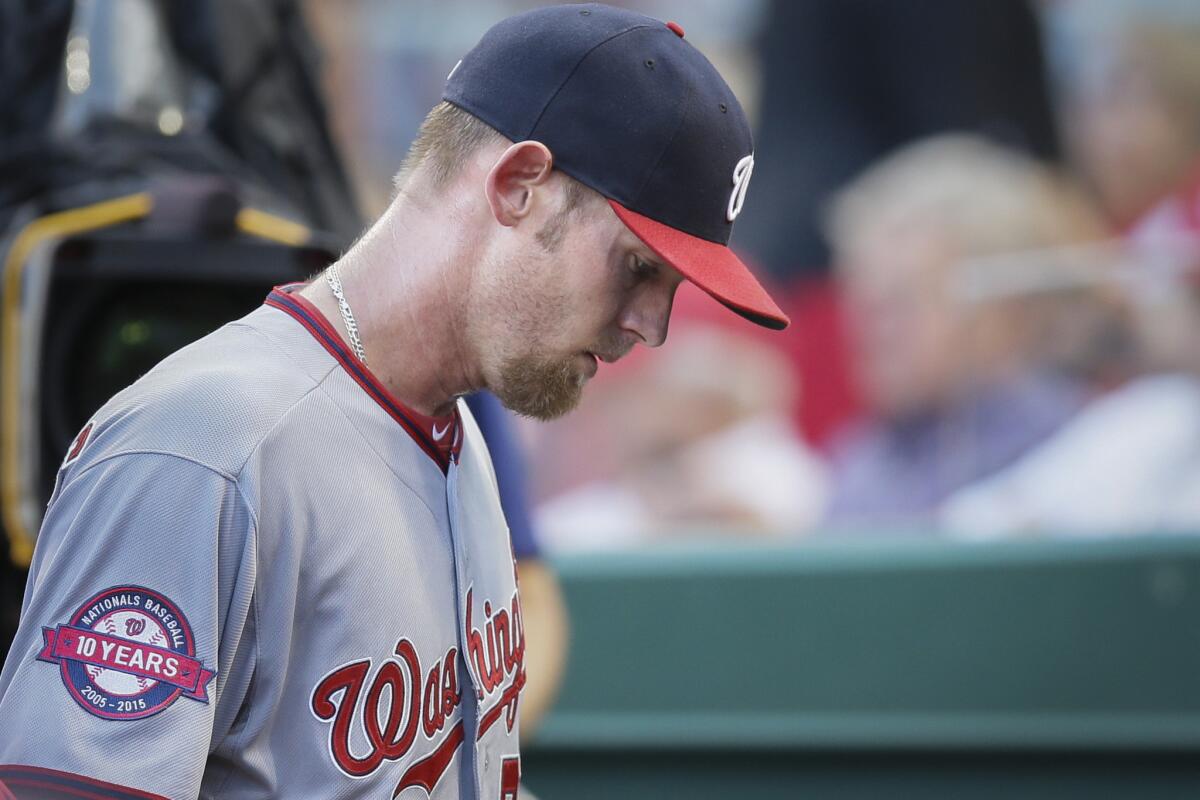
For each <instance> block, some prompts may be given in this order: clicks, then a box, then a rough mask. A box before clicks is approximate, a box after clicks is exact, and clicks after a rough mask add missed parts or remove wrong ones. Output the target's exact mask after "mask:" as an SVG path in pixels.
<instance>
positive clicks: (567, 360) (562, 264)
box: [472, 177, 682, 420]
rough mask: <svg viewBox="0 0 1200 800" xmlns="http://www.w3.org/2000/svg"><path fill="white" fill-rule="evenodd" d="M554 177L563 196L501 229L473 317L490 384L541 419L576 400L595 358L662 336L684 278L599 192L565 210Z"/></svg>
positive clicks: (612, 356)
mask: <svg viewBox="0 0 1200 800" xmlns="http://www.w3.org/2000/svg"><path fill="white" fill-rule="evenodd" d="M555 183H556V184H558V185H551V186H548V187H547V188H546V191H547V192H551V191H552V192H557V193H558V194H559V198H557V200H558V201H556V202H554V203H549V202H547V203H545V204H543V205H545V206H548V208H546V209H545V210H543V211H542V213H541V214H540V215H539V216H537V217H534V218H531V219H530V224H528V225H522V226H520V227H518V228H514V229H506V230H505V232H504V234H503V237H504V241H502V242H501V244H500V246H499V248H498V249H497V251H495V254H494V255H495V257H494V258H493V259H492V263H490V264H489V265H488V266H487V269H486V270H484V277H483V279H482V280H481V283H483V284H484V285H483V286H481V287H480V293H479V295H478V299H479V310H478V311H477V313H476V315H475V316H474V318H473V319H472V325H473V327H475V328H476V330H475V332H474V334H475V335H474V337H473V338H474V339H475V341H476V342H479V348H480V351H481V360H482V369H483V373H484V380H485V382H486V383H487V386H488V388H489V389H490V390H491V391H492V392H493V393H494V394H495V395H496V396H497V397H498V398H499V399H500V401H501V402H502V403H504V405H505V406H507V407H508V408H510V409H512V410H513V411H515V412H517V413H518V414H522V415H525V416H529V417H532V418H534V419H541V420H548V419H553V418H555V417H558V416H561V415H563V414H565V413H566V412H568V411H570V410H571V409H572V408H574V407H575V406H576V404H577V403H578V402H579V399H580V396H581V395H582V392H583V386H584V384H585V383H586V382H587V380H588V379H589V378H590V377H592V376H593V375H595V374H596V371H597V369H598V364H597V362H598V361H605V362H612V361H616V360H617V359H619V358H621V357H622V356H624V355H625V354H626V353H628V352H629V350H630V349H632V348H633V346H634V345H636V344H638V343H643V344H647V345H649V346H651V347H657V346H658V345H660V344H662V342H663V341H664V340H665V339H666V335H667V323H668V320H669V318H670V314H671V304H672V301H673V299H674V296H675V290H676V288H677V287H678V285H679V283H680V281H681V280H682V276H681V275H680V274H679V273H678V272H677V271H676V270H674V269H673V268H671V267H670V266H668V265H666V264H665V263H663V262H662V261H661V259H659V258H658V257H657V256H655V254H654V253H653V251H651V250H650V249H649V248H648V247H646V246H645V245H644V244H643V243H642V242H641V240H639V239H638V238H637V237H636V236H634V235H633V233H631V232H630V231H629V229H628V228H626V227H625V225H624V224H623V223H621V221H620V220H619V219H618V218H617V216H616V214H615V213H613V211H612V209H611V208H610V207H609V206H608V204H607V203H605V202H603V201H602V200H601V199H600V198H598V197H592V198H589V199H588V200H586V201H585V202H584V203H583V205H582V206H581V207H579V208H577V209H576V210H574V211H572V212H566V213H564V212H562V210H561V208H562V203H561V202H560V201H561V195H562V183H563V179H562V178H561V177H560V178H558V179H557V181H556V182H555ZM551 197H553V195H551Z"/></svg>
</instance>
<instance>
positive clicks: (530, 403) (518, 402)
mask: <svg viewBox="0 0 1200 800" xmlns="http://www.w3.org/2000/svg"><path fill="white" fill-rule="evenodd" d="M584 383H586V381H585V379H584V376H583V374H582V373H581V372H580V371H579V369H578V367H577V366H576V365H575V364H574V363H572V361H571V360H565V361H552V360H543V359H537V358H534V357H531V356H515V357H512V358H509V359H507V360H506V361H505V362H504V363H503V364H502V365H501V367H500V380H499V381H498V382H497V385H496V386H494V387H493V389H492V391H493V393H494V394H495V395H496V397H497V398H498V399H499V400H500V402H501V403H502V404H504V406H505V408H508V409H509V410H510V411H513V412H516V413H517V414H520V415H521V416H523V417H529V418H531V419H536V420H539V421H542V422H547V421H549V420H552V419H557V418H558V417H561V416H563V415H564V414H566V413H567V412H568V411H571V410H572V409H573V408H575V407H576V406H577V405H579V401H580V399H581V398H582V397H583V386H584Z"/></svg>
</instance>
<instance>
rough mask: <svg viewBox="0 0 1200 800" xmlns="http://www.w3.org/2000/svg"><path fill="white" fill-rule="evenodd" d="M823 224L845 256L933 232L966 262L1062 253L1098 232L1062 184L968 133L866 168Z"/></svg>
mask: <svg viewBox="0 0 1200 800" xmlns="http://www.w3.org/2000/svg"><path fill="white" fill-rule="evenodd" d="M826 221H827V228H828V231H829V234H830V238H831V240H832V241H833V243H834V246H835V248H836V249H838V250H842V251H843V252H844V251H845V249H847V248H848V247H850V246H852V245H853V243H854V242H855V241H858V240H859V239H861V238H863V237H865V236H866V235H869V234H870V233H872V232H875V231H879V230H887V229H894V228H895V227H896V226H904V227H909V226H922V227H936V228H937V230H938V231H939V232H942V233H943V234H945V235H947V236H950V237H952V238H953V239H954V241H955V242H956V243H957V244H958V245H959V246H960V247H961V248H962V249H963V250H964V251H965V254H968V255H988V254H993V253H1002V252H1009V251H1017V250H1033V249H1041V248H1053V247H1061V246H1063V245H1067V244H1070V243H1073V242H1078V241H1081V240H1086V239H1093V238H1097V237H1099V236H1101V235H1102V231H1103V228H1102V225H1101V223H1100V221H1099V218H1098V217H1097V216H1096V214H1095V213H1094V211H1093V210H1092V208H1091V207H1090V205H1089V204H1088V203H1087V201H1086V200H1085V198H1084V196H1083V195H1082V193H1080V192H1079V191H1078V190H1076V189H1075V188H1074V187H1073V186H1072V185H1070V184H1069V183H1068V182H1067V181H1066V179H1065V178H1064V177H1062V176H1060V175H1059V174H1058V173H1056V172H1055V171H1053V170H1052V169H1050V168H1049V167H1047V166H1045V165H1043V164H1042V163H1040V162H1039V161H1037V160H1035V159H1033V158H1030V157H1029V156H1026V155H1023V154H1021V153H1018V152H1016V151H1013V150H1009V149H1007V148H1004V147H1001V146H999V145H996V144H993V143H991V142H989V141H987V140H986V139H983V138H981V137H977V136H971V135H967V134H947V135H942V136H937V137H934V138H931V139H927V140H924V141H921V142H918V143H916V144H912V145H909V146H907V147H905V148H903V149H901V150H899V151H898V152H896V153H895V154H893V155H891V156H890V157H888V158H886V159H884V160H883V161H882V162H880V163H878V164H877V165H875V166H873V167H871V168H869V169H868V170H867V171H866V172H865V173H863V174H862V175H861V176H859V177H858V178H856V179H855V180H854V181H852V182H851V183H850V185H848V186H847V187H846V188H844V189H843V190H842V191H840V192H838V194H837V195H836V196H835V197H834V199H833V202H832V204H831V205H830V209H829V213H828V215H827V218H826Z"/></svg>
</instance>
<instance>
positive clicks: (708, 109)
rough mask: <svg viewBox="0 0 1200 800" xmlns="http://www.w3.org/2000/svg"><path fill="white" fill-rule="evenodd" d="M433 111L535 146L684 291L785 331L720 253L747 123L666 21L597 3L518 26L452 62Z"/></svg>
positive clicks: (743, 168) (746, 173)
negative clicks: (606, 209) (602, 201)
mask: <svg viewBox="0 0 1200 800" xmlns="http://www.w3.org/2000/svg"><path fill="white" fill-rule="evenodd" d="M443 99H445V100H446V101H448V102H450V103H452V104H454V105H456V106H458V107H459V108H461V109H463V110H464V111H467V112H469V113H470V114H472V115H474V116H476V117H478V118H479V119H480V120H482V121H484V122H486V123H487V124H488V125H490V126H491V127H493V128H495V129H496V130H497V131H499V132H500V133H501V134H503V135H504V136H506V137H507V138H508V139H510V140H512V141H514V142H520V141H525V140H535V141H539V142H542V143H543V144H545V145H546V147H548V148H549V149H550V152H551V153H552V154H553V156H554V165H555V167H557V168H558V169H561V170H562V171H563V172H565V173H566V174H568V175H570V176H571V177H573V178H575V179H576V180H578V181H580V182H581V183H583V184H585V185H587V186H590V187H591V188H592V189H595V190H596V191H597V192H599V193H600V194H602V195H604V196H605V197H606V198H608V201H609V204H610V205H611V206H612V208H613V210H614V211H615V212H616V213H617V216H618V217H620V219H621V220H622V222H624V223H625V224H626V225H627V226H628V227H629V228H630V230H632V231H633V232H634V233H635V234H636V235H637V236H638V237H639V238H640V239H641V240H642V241H643V242H645V243H646V245H647V246H648V247H650V248H651V249H652V250H654V251H655V253H657V254H658V255H659V256H660V257H661V258H662V259H663V260H665V261H666V262H667V263H669V264H671V266H673V267H675V268H676V269H677V270H679V271H680V272H681V273H682V274H683V275H684V276H685V277H687V278H688V280H690V281H692V282H693V283H695V284H696V285H697V286H699V287H700V288H701V289H703V290H704V291H706V292H708V293H709V294H710V295H712V296H713V297H715V298H716V299H717V300H719V301H721V302H722V303H724V304H725V305H727V306H728V307H730V308H731V309H733V310H734V311H736V312H737V313H739V314H741V315H742V316H744V317H746V318H747V319H749V320H751V321H753V322H756V323H758V324H759V325H764V326H766V327H769V328H775V329H782V328H784V327H786V326H787V324H788V318H787V317H786V316H785V315H784V314H783V312H782V311H780V309H779V307H778V306H777V305H776V304H775V302H774V301H772V300H771V298H770V296H769V295H768V294H767V293H766V291H765V290H764V289H763V288H762V286H761V285H760V284H759V283H758V281H757V280H756V279H755V278H754V276H753V275H752V274H751V273H750V270H749V269H748V268H747V267H746V266H745V264H743V263H742V261H741V260H740V259H739V258H738V257H737V256H736V255H735V254H734V253H733V251H731V250H730V249H729V247H728V244H729V237H730V235H731V234H732V232H733V222H734V220H735V219H736V217H737V215H738V214H739V213H740V212H741V208H742V203H743V201H744V199H745V195H746V187H747V185H748V184H749V181H750V175H751V173H752V171H753V169H754V142H753V139H752V138H751V135H750V125H749V123H748V122H747V121H746V115H745V113H744V112H743V111H742V107H741V105H740V104H739V103H738V101H737V98H736V97H734V96H733V92H732V91H730V89H729V86H728V85H727V84H726V83H725V81H724V80H723V79H722V78H721V76H720V74H719V73H718V72H717V70H716V69H715V68H714V67H713V65H712V64H711V63H709V61H708V59H707V58H705V57H704V55H703V54H702V53H701V52H700V51H699V50H697V49H695V48H694V47H692V45H691V44H690V43H688V42H687V41H686V39H685V38H684V34H683V29H682V28H680V27H679V26H678V25H676V24H675V23H669V24H668V23H663V22H661V21H659V20H656V19H654V18H652V17H647V16H644V15H642V14H637V13H634V12H632V11H627V10H624V9H619V8H613V7H611V6H606V5H602V4H599V3H589V4H586V5H563V6H551V7H547V8H539V9H536V10H534V11H529V12H526V13H524V14H519V15H517V16H514V17H510V18H508V19H506V20H504V21H502V22H500V23H499V24H497V25H495V26H494V27H493V28H491V29H490V30H489V31H488V32H487V33H485V34H484V36H483V38H482V39H481V40H480V41H479V44H477V45H476V46H475V48H474V49H472V50H471V51H470V52H469V53H467V55H466V56H464V57H463V59H462V61H461V62H459V63H458V65H456V66H455V68H454V70H453V71H452V72H451V73H450V77H449V79H448V80H447V82H446V90H445V92H444V94H443Z"/></svg>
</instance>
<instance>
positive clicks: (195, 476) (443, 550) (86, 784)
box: [0, 5, 787, 800]
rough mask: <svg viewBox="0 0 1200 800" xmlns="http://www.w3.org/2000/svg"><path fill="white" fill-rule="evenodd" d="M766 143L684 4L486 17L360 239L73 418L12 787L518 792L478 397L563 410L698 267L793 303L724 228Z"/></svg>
mask: <svg viewBox="0 0 1200 800" xmlns="http://www.w3.org/2000/svg"><path fill="white" fill-rule="evenodd" d="M752 153H753V147H752V142H751V138H750V130H749V127H748V125H747V122H746V118H745V116H744V114H743V112H742V110H741V108H740V106H739V105H738V102H737V100H736V99H735V98H734V96H733V94H732V93H731V92H730V90H729V88H728V86H726V84H725V83H724V81H723V80H722V79H721V77H720V76H719V75H718V74H717V72H716V70H715V69H714V68H713V67H712V65H711V64H710V63H709V62H708V61H707V60H706V59H705V58H704V56H702V55H701V54H700V53H699V52H698V51H697V50H695V49H694V48H693V47H692V46H691V45H690V44H689V43H688V42H687V41H686V40H685V39H684V32H683V29H682V28H680V27H679V26H678V25H675V24H674V23H668V24H664V23H662V22H659V21H657V20H654V19H650V18H648V17H644V16H641V15H638V14H634V13H631V12H628V11H624V10H618V9H614V8H609V7H606V6H602V5H571V6H558V7H551V8H543V9H539V10H536V11H532V12H529V13H526V14H523V15H520V16H517V17H513V18H511V19H509V20H506V21H504V22H501V23H500V24H498V25H496V26H495V27H494V28H492V29H491V30H490V31H488V32H487V33H486V34H485V35H484V37H483V39H482V40H481V41H480V42H479V44H478V45H477V46H476V47H475V48H474V49H473V50H472V51H471V52H470V53H468V54H467V55H466V56H465V57H464V58H463V59H462V61H461V62H459V64H458V65H457V66H456V67H455V69H454V70H453V71H452V72H451V74H450V76H449V78H448V80H447V83H446V88H445V93H444V102H443V103H442V104H440V105H439V106H438V107H436V108H435V109H434V110H433V111H432V112H431V113H430V116H429V117H428V119H427V120H426V122H425V124H424V126H423V127H422V131H421V133H420V135H419V136H418V139H417V141H416V142H415V143H414V145H413V148H412V151H411V153H410V156H409V158H408V160H407V161H406V164H405V167H404V168H403V169H402V171H401V174H400V176H399V178H398V185H399V192H398V194H397V197H396V199H395V200H394V202H393V203H392V204H391V206H390V207H389V208H388V210H387V211H386V212H385V213H384V215H383V216H382V217H381V218H380V219H379V220H378V221H377V222H376V224H375V225H374V226H372V228H371V229H370V230H369V231H368V232H367V233H366V234H365V235H364V236H363V238H362V239H361V240H360V241H359V242H358V243H357V244H356V245H355V246H354V247H353V248H352V249H351V250H350V252H348V253H347V254H346V255H345V256H344V257H343V258H342V259H340V260H339V261H338V262H337V263H335V264H334V265H333V266H331V267H330V268H329V269H328V270H327V271H326V272H325V273H323V274H322V275H321V276H319V277H318V278H317V279H315V280H313V281H312V282H311V283H308V284H302V285H293V286H285V287H280V288H278V289H276V290H275V291H273V292H272V293H271V294H270V296H269V297H268V298H267V300H266V302H265V304H264V305H263V306H262V307H261V308H260V309H258V310H256V311H254V312H252V313H251V314H249V315H247V316H246V317H244V318H242V319H241V320H238V321H236V322H233V323H230V324H228V325H226V326H225V327H223V328H221V329H220V330H218V331H216V332H215V333H213V334H212V335H210V336H208V337H206V338H204V339H202V340H200V341H199V342H197V343H195V344H193V345H191V346H189V347H187V348H184V349H183V350H181V351H179V352H178V353H176V354H175V355H173V356H171V357H170V358H168V359H166V360H165V361H163V362H162V363H161V364H160V365H159V366H157V367H156V368H155V369H154V370H152V371H151V372H150V373H148V374H147V375H146V376H144V377H143V378H142V379H141V380H139V381H138V382H137V383H135V384H134V385H133V386H131V387H129V388H128V389H126V390H125V391H123V392H121V393H120V394H118V395H117V396H116V397H114V398H113V399H112V400H111V401H110V402H109V403H108V404H106V405H105V406H104V407H103V408H101V409H100V410H99V411H98V412H97V413H96V415H95V417H94V418H93V419H92V420H91V421H90V422H89V423H88V424H87V425H86V426H85V427H84V429H83V430H82V431H81V432H80V433H79V436H78V438H77V439H76V440H75V442H74V444H73V445H72V447H71V448H70V451H69V452H68V453H67V454H66V457H65V459H64V461H63V464H62V467H61V469H60V471H59V473H58V479H57V484H56V486H55V489H54V493H53V496H52V498H51V501H50V504H49V507H48V509H47V512H46V516H45V521H44V523H43V526H42V529H41V533H40V535H39V539H38V544H37V549H36V552H35V555H34V559H33V563H32V567H31V571H30V576H29V583H28V587H27V591H26V595H25V602H24V607H23V614H22V621H21V626H20V630H19V632H18V634H17V637H16V639H15V641H14V643H13V647H12V650H11V652H10V654H9V657H8V659H7V662H6V663H5V665H4V670H3V673H0V764H3V765H4V766H3V767H0V781H3V782H4V784H6V785H7V787H8V791H9V792H11V793H12V794H14V795H15V796H16V797H18V798H24V797H79V796H87V797H110V798H134V797H136V798H147V797H168V798H183V797H197V796H201V797H220V798H264V797H322V798H352V797H372V798H380V797H395V798H400V800H412V799H413V798H435V799H437V800H441V799H442V798H480V799H481V800H508V799H509V798H515V797H516V795H517V786H518V781H519V778H520V772H521V767H520V758H519V753H518V749H517V737H518V727H519V722H518V719H519V717H518V707H519V701H520V693H521V687H522V685H523V683H524V680H525V673H524V668H523V659H524V647H525V637H524V630H523V627H522V622H521V603H520V597H519V595H518V593H517V586H516V581H515V577H514V569H513V558H512V552H511V547H510V544H509V538H508V536H507V535H506V534H507V531H506V529H505V522H504V518H503V515H502V513H501V510H500V503H499V501H498V499H497V492H496V485H495V480H494V477H493V473H492V470H491V466H490V461H489V457H488V453H487V452H486V450H485V448H484V446H483V443H482V439H481V438H480V435H479V431H478V428H477V427H476V425H475V423H474V422H473V421H472V418H471V416H470V414H469V412H468V411H467V410H466V408H465V406H464V405H463V404H462V403H461V402H459V398H460V397H462V396H463V395H466V394H469V393H471V392H473V391H476V390H478V389H482V388H487V389H490V390H491V391H492V392H493V393H494V394H495V395H496V396H497V397H499V398H500V400H501V401H502V402H503V403H504V404H505V405H506V406H508V407H509V408H511V409H513V410H515V411H517V412H519V413H522V414H526V415H529V416H533V417H538V418H549V417H552V416H555V415H557V414H561V413H564V412H565V411H567V410H569V409H570V408H571V407H572V406H573V405H574V404H575V403H576V401H577V400H578V398H579V394H580V392H581V390H582V387H583V385H584V383H585V382H586V380H587V378H588V377H590V376H591V375H592V374H594V373H595V371H596V369H597V362H598V361H606V362H607V361H612V360H615V359H617V358H620V357H621V356H622V355H624V354H625V353H626V352H628V350H629V349H630V348H631V347H633V346H634V345H636V344H639V343H640V344H646V345H649V346H656V345H659V344H661V343H662V341H663V339H664V338H665V336H666V332H667V321H668V317H669V315H670V309H671V302H672V299H673V295H674V291H675V289H676V287H677V285H678V283H679V282H680V281H681V280H683V279H685V278H686V279H689V280H691V281H693V282H694V283H696V284H697V285H699V286H700V287H701V288H702V289H704V290H705V291H707V292H708V293H709V294H711V295H712V296H713V297H715V298H716V299H717V300H719V301H720V302H722V303H724V304H726V305H727V306H729V307H730V308H732V309H733V310H735V311H736V312H737V313H739V314H742V315H743V316H745V317H747V318H749V319H751V320H753V321H755V322H758V323H760V324H763V325H766V326H769V327H772V328H782V327H784V326H785V325H786V324H787V318H786V317H785V316H784V315H783V313H782V312H781V311H780V310H779V308H778V307H777V306H776V305H775V304H774V303H773V302H772V301H771V300H770V298H769V297H768V296H767V294H766V293H765V292H764V291H763V289H762V288H761V287H760V286H759V284H758V283H757V282H756V281H755V280H754V278H753V277H751V275H750V273H749V272H748V271H747V269H746V268H745V267H744V266H743V265H742V264H741V262H740V261H738V259H737V258H736V257H735V256H734V255H733V253H732V252H731V251H730V250H729V249H728V248H727V246H726V244H727V242H728V239H729V235H730V232H731V229H732V225H733V221H734V219H735V218H736V217H737V216H738V214H739V213H740V211H741V209H742V204H743V201H744V198H745V193H746V186H747V183H748V181H749V179H750V175H751V171H752V169H753V164H754V159H753V154H752Z"/></svg>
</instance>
